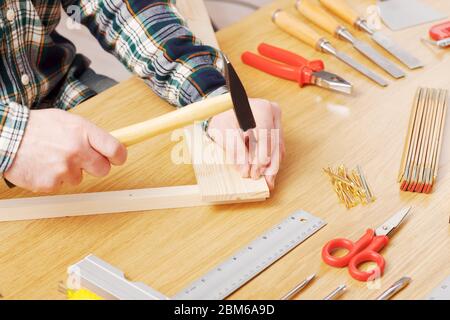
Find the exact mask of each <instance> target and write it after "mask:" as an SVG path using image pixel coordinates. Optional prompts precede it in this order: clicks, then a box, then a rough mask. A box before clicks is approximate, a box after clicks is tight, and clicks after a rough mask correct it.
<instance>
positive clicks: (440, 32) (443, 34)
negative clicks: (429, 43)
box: [430, 21, 450, 41]
mask: <svg viewBox="0 0 450 320" xmlns="http://www.w3.org/2000/svg"><path fill="white" fill-rule="evenodd" d="M430 37H431V39H433V40H435V41H439V40H442V39H446V38H449V37H450V21H447V22H444V23H441V24H438V25H435V26H433V27H432V28H431V29H430Z"/></svg>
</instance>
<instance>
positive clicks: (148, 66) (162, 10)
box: [62, 0, 227, 107]
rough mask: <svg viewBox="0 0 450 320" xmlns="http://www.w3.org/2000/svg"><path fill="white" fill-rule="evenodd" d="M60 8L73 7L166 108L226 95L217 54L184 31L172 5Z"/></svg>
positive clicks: (95, 3) (87, 3)
mask: <svg viewBox="0 0 450 320" xmlns="http://www.w3.org/2000/svg"><path fill="white" fill-rule="evenodd" d="M62 3H63V6H64V8H65V9H66V10H67V9H68V8H69V7H70V6H76V7H77V8H78V9H79V12H80V13H79V15H78V16H79V18H80V22H81V23H82V24H84V25H85V26H87V28H88V29H89V30H90V32H91V33H92V34H93V35H94V36H95V37H96V38H97V40H98V41H99V43H100V44H101V46H102V47H103V48H104V49H105V50H106V51H108V52H110V53H112V54H114V55H115V56H116V57H117V58H118V59H119V60H120V61H121V62H122V63H123V64H124V65H125V66H126V67H127V68H128V69H129V70H130V71H132V72H134V73H135V74H137V75H138V76H139V77H141V78H142V79H144V80H145V81H146V83H147V84H148V85H149V86H150V87H151V88H152V89H153V90H154V91H155V92H156V93H157V94H158V95H159V96H161V97H162V98H163V99H165V100H167V101H168V102H169V103H171V104H173V105H175V106H179V107H181V106H185V105H187V104H190V103H193V102H195V101H198V100H201V99H203V98H205V97H207V96H209V95H217V94H221V93H224V92H226V91H227V89H226V87H225V79H224V76H223V73H222V70H223V65H224V61H223V57H222V55H221V53H220V52H219V51H218V50H216V49H214V48H212V47H210V46H206V45H203V44H202V43H201V42H200V41H199V40H198V39H197V38H196V37H195V36H194V35H193V34H192V32H190V31H189V29H188V28H187V27H186V24H185V22H184V21H183V19H182V17H181V16H180V15H179V13H178V12H177V9H176V8H175V5H174V1H173V0H172V1H171V0H165V1H164V0H63V1H62ZM71 9H72V10H70V11H71V12H74V10H73V8H71ZM75 16H77V15H75ZM72 17H74V16H72Z"/></svg>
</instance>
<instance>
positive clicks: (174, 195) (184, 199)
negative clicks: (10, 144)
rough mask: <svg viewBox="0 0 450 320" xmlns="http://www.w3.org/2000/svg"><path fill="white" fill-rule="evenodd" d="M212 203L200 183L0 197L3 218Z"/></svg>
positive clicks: (8, 219) (40, 216) (39, 216)
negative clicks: (203, 198) (204, 199)
mask: <svg viewBox="0 0 450 320" xmlns="http://www.w3.org/2000/svg"><path fill="white" fill-rule="evenodd" d="M205 205H211V204H210V203H206V202H204V201H202V198H201V195H200V191H199V188H198V186H196V185H190V186H176V187H165V188H148V189H136V190H123V191H109V192H92V193H82V194H70V195H58V196H44V197H34V198H21V199H9V200H2V201H0V221H19V220H35V219H48V218H62V217H71V216H86V215H94V214H106V213H117V212H133V211H147V210H156V209H168V208H186V207H195V206H205Z"/></svg>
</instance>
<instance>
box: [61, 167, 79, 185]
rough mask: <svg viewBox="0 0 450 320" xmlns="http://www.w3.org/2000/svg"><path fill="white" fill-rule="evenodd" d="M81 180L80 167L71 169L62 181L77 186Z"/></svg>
mask: <svg viewBox="0 0 450 320" xmlns="http://www.w3.org/2000/svg"><path fill="white" fill-rule="evenodd" d="M82 180H83V171H82V170H81V169H73V170H71V172H70V174H68V175H67V176H66V177H65V179H64V182H66V183H68V184H70V185H71V186H78V185H79V184H80V183H81V181H82Z"/></svg>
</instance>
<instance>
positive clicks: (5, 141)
mask: <svg viewBox="0 0 450 320" xmlns="http://www.w3.org/2000/svg"><path fill="white" fill-rule="evenodd" d="M28 117H29V110H28V108H27V107H26V106H23V105H20V104H18V103H15V102H9V103H2V102H0V173H1V174H3V173H4V172H5V171H7V170H8V168H9V167H10V166H11V164H12V162H13V160H14V156H15V155H16V153H17V150H18V149H19V146H20V143H21V141H22V138H23V135H24V133H25V128H26V125H27V122H28Z"/></svg>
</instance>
